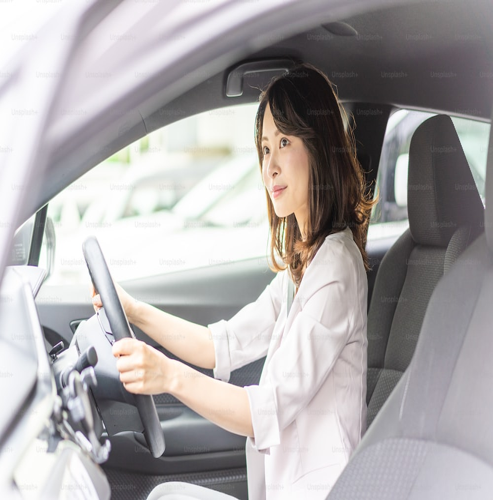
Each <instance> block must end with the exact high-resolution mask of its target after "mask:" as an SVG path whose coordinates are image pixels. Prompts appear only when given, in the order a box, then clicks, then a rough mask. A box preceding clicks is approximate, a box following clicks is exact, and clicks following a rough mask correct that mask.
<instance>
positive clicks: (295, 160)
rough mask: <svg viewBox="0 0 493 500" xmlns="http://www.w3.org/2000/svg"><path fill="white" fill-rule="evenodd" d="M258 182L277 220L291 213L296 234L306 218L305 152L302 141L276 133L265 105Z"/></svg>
mask: <svg viewBox="0 0 493 500" xmlns="http://www.w3.org/2000/svg"><path fill="white" fill-rule="evenodd" d="M262 128H263V130H262V132H263V133H262V152H263V163H262V180H263V182H264V184H265V187H266V188H267V190H268V192H269V196H270V198H271V200H272V204H273V206H274V210H275V212H276V215H277V216H278V217H287V216H288V215H291V214H292V213H294V214H295V217H296V221H297V222H298V226H299V227H300V231H301V233H302V235H303V236H305V232H304V228H305V225H306V221H307V218H308V179H309V160H308V152H307V150H306V148H305V145H304V143H303V141H302V140H301V139H300V138H298V137H295V136H294V135H286V134H283V133H282V132H280V131H279V130H278V129H277V127H276V124H275V123H274V118H273V116H272V113H271V110H270V106H269V105H268V104H267V107H266V109H265V113H264V122H263V126H262Z"/></svg>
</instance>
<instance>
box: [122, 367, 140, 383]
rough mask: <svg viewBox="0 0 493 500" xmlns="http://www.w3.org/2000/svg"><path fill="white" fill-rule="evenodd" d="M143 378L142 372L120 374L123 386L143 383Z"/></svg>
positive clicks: (131, 371)
mask: <svg viewBox="0 0 493 500" xmlns="http://www.w3.org/2000/svg"><path fill="white" fill-rule="evenodd" d="M142 377H143V371H142V370H130V371H128V372H125V373H120V381H121V382H122V383H123V384H135V383H137V382H141V381H142Z"/></svg>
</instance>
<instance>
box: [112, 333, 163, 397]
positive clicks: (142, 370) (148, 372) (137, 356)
mask: <svg viewBox="0 0 493 500" xmlns="http://www.w3.org/2000/svg"><path fill="white" fill-rule="evenodd" d="M113 356H115V357H116V358H118V360H117V362H116V367H117V368H118V371H119V372H120V380H121V382H122V383H123V386H124V387H125V389H126V390H127V391H128V392H132V393H134V394H149V395H152V394H161V393H163V392H169V386H170V382H171V379H172V362H173V360H171V359H169V358H168V357H166V356H165V355H164V354H163V353H162V352H160V351H158V350H157V349H154V347H151V346H150V345H148V344H146V343H145V342H142V341H140V340H137V339H132V338H124V339H121V340H119V341H118V342H115V343H114V344H113Z"/></svg>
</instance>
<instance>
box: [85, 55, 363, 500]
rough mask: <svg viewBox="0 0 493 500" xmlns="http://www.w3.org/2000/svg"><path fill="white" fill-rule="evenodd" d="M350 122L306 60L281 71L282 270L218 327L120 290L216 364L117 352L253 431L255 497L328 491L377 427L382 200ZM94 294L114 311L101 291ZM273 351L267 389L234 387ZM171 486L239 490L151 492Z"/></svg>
mask: <svg viewBox="0 0 493 500" xmlns="http://www.w3.org/2000/svg"><path fill="white" fill-rule="evenodd" d="M343 117H344V118H345V114H344V110H343V108H342V106H341V105H340V104H339V102H338V100H337V97H336V95H335V94H334V92H333V90H332V86H331V84H330V82H329V80H328V78H327V77H326V76H325V75H324V74H323V73H321V72H320V71H318V70H317V69H315V68H314V67H313V66H311V65H308V64H303V65H299V66H297V67H296V68H294V69H292V70H290V71H289V72H288V73H285V74H284V75H282V76H279V77H276V78H274V79H273V80H272V81H271V83H270V85H269V86H268V87H267V89H266V90H265V91H264V92H262V94H261V96H260V105H259V108H258V112H257V117H256V127H255V143H256V147H257V151H258V156H259V161H260V168H261V174H262V179H263V183H264V185H265V189H266V195H267V206H268V216H269V222H270V230H271V251H270V254H271V259H272V268H273V270H274V271H276V272H277V274H276V277H275V278H274V279H273V280H272V282H271V283H270V284H269V285H268V286H267V287H266V288H265V290H264V291H263V292H262V294H261V295H260V297H259V298H258V299H257V300H256V301H255V302H253V303H251V304H248V305H246V306H245V307H244V308H243V309H241V310H240V311H239V312H238V313H237V314H236V315H235V316H234V317H233V318H231V319H230V320H229V321H225V320H221V321H218V322H216V323H213V324H210V325H208V327H207V328H206V327H203V326H199V325H195V324H193V323H190V322H188V321H185V320H183V319H179V318H177V317H174V316H171V315H169V314H166V313H164V312H162V311H159V310H158V309H156V308H153V307H152V306H150V305H148V304H144V303H141V302H138V301H135V300H134V299H132V298H131V297H130V296H129V295H128V294H127V293H126V292H124V290H123V289H122V288H121V287H120V286H117V288H118V293H119V296H120V298H121V300H122V304H123V307H124V308H125V311H126V313H127V316H128V318H129V321H130V322H131V323H133V324H135V325H136V326H138V327H139V328H141V329H142V330H143V331H144V332H146V333H147V334H148V335H149V336H150V337H152V338H153V339H154V340H156V341H157V342H158V343H159V344H161V345H163V346H164V347H165V348H166V349H168V350H169V351H170V352H172V353H173V354H175V355H176V356H177V357H179V358H181V359H183V360H185V361H187V362H189V363H191V364H194V365H196V366H200V367H203V368H210V369H213V370H214V371H213V373H214V379H213V378H210V377H207V376H205V375H203V374H201V373H200V372H197V371H196V370H193V369H192V368H190V367H188V366H186V365H185V364H183V363H181V362H179V361H177V360H171V359H169V358H167V357H166V356H165V355H164V354H162V353H160V352H159V351H157V350H156V349H153V348H151V347H149V346H148V345H147V344H145V343H144V342H140V341H138V340H135V339H124V340H121V341H119V342H116V343H115V344H114V346H113V353H114V355H115V356H117V357H119V360H118V362H117V367H118V370H119V371H120V378H121V380H122V382H123V383H124V385H125V387H126V389H127V390H128V391H130V392H134V393H144V394H158V393H163V392H167V393H171V394H173V395H174V396H175V397H177V398H178V399H179V400H180V401H182V402H183V403H184V404H186V405H187V406H189V407H190V408H192V409H193V410H194V411H196V412H197V413H199V414H201V415H202V416H203V417H205V418H207V419H208V420H210V421H212V422H214V423H215V424H217V425H219V426H220V427H222V428H224V429H226V430H228V431H230V432H233V433H236V434H240V435H242V436H247V437H248V438H247V443H246V454H247V474H248V490H249V498H250V499H252V500H259V499H268V500H272V499H288V498H293V499H299V498H304V499H325V498H326V496H327V493H328V492H329V491H330V489H331V487H332V485H333V484H334V482H335V480H336V479H337V477H338V475H339V474H340V473H341V471H342V469H343V468H344V466H345V465H346V463H347V461H348V459H349V457H350V455H351V453H352V451H353V450H354V449H355V447H356V446H357V444H358V443H359V441H360V439H361V436H362V434H363V432H364V431H365V421H366V370H367V362H366V360H367V358H366V346H367V339H366V307H367V278H366V273H365V270H366V269H367V268H368V265H367V257H366V253H365V250H364V248H365V234H366V225H367V223H368V217H369V212H370V210H371V206H372V202H370V201H369V200H368V199H367V197H366V195H365V185H364V180H363V175H362V172H361V168H360V165H359V163H358V162H357V160H356V153H355V146H354V138H353V136H352V132H351V131H349V132H346V130H345V127H344V119H343ZM293 292H294V298H293ZM93 302H94V305H95V306H96V307H100V306H101V305H102V304H101V301H100V300H99V296H95V297H94V300H93ZM266 355H267V358H266V361H265V364H264V368H263V371H262V376H261V378H260V382H259V385H251V386H246V387H237V386H234V385H231V384H227V383H226V382H227V381H228V380H229V377H230V373H231V371H233V370H235V369H237V368H240V367H242V366H245V365H247V364H248V363H251V362H253V361H255V360H257V359H260V358H262V357H264V356H266ZM216 379H220V380H216ZM172 492H174V493H179V494H182V495H183V494H185V495H189V497H190V498H232V497H230V496H229V495H224V494H221V493H217V492H214V491H211V490H209V489H207V488H202V487H198V486H192V485H187V484H186V483H177V482H173V483H165V484H163V485H161V486H159V487H157V488H156V489H155V490H154V491H153V493H152V494H151V496H150V498H152V499H156V498H160V496H161V495H163V496H165V497H166V495H169V494H170V493H172ZM180 498H181V497H180Z"/></svg>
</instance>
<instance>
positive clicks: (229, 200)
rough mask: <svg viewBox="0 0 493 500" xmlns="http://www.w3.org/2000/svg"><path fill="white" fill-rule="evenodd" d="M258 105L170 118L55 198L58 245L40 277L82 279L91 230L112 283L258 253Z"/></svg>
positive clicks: (51, 210) (261, 212)
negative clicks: (168, 122)
mask: <svg viewBox="0 0 493 500" xmlns="http://www.w3.org/2000/svg"><path fill="white" fill-rule="evenodd" d="M257 108H258V104H257V103H255V104H248V105H239V106H232V107H228V108H222V109H217V110H213V111H208V112H205V113H201V114H199V115H196V116H192V117H189V118H185V119H183V120H180V121H178V122H175V123H173V124H171V125H169V126H167V127H164V128H163V129H160V130H157V131H155V132H153V133H151V134H149V135H148V136H146V137H144V138H143V139H141V140H139V141H137V142H135V143H134V144H131V145H130V146H128V147H127V148H124V149H123V150H122V151H120V152H119V153H117V154H115V155H114V156H112V157H111V158H109V159H108V160H106V161H104V162H103V163H101V164H100V165H98V166H97V167H95V168H94V169H92V170H91V171H90V172H88V173H87V174H86V175H84V176H82V177H81V178H80V179H79V180H77V181H76V182H74V183H73V184H72V185H71V186H69V187H68V188H67V189H65V190H64V191H63V192H62V193H60V194H59V195H58V196H57V197H55V198H54V199H53V200H52V201H51V202H50V204H49V207H48V216H51V217H52V219H53V221H54V224H55V229H56V237H57V246H56V256H55V264H54V270H53V274H52V276H50V278H49V279H48V280H47V284H52V285H56V284H69V283H84V282H87V281H88V272H87V269H86V266H85V262H84V259H83V255H82V243H83V241H84V240H85V238H87V237H88V236H89V235H95V236H96V237H97V238H98V241H99V243H100V245H101V248H102V250H103V252H104V254H105V257H106V260H107V262H108V265H109V266H110V269H111V272H112V275H113V277H114V278H115V280H117V281H122V280H126V279H133V278H140V277H145V276H151V275H155V274H161V273H166V272H172V271H178V270H182V269H190V268H194V267H202V266H206V265H211V264H218V263H221V262H232V261H235V260H241V259H245V258H250V257H258V256H262V255H265V254H266V249H267V241H268V221H267V208H266V200H265V192H264V187H263V184H262V178H261V173H260V168H259V165H258V157H257V151H256V148H255V145H254V138H253V131H254V121H255V114H256V111H257ZM41 262H43V260H42V261H41Z"/></svg>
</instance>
